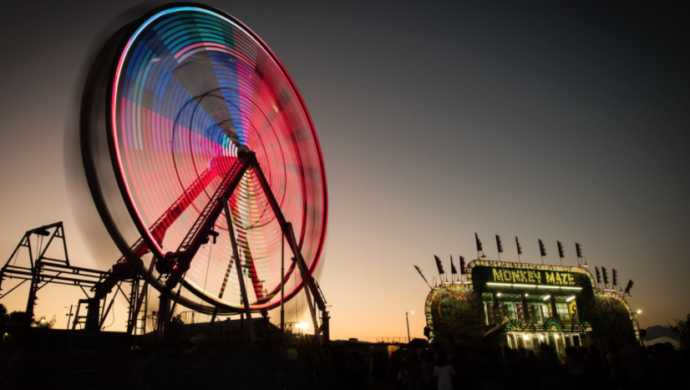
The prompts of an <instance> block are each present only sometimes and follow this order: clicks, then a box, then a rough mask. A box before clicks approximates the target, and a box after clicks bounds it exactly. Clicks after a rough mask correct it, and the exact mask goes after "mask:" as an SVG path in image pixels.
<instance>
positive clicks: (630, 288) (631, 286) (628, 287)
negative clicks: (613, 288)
mask: <svg viewBox="0 0 690 390" xmlns="http://www.w3.org/2000/svg"><path fill="white" fill-rule="evenodd" d="M632 288H633V281H632V279H631V280H629V281H628V285H627V286H626V287H625V293H626V294H628V296H629V297H632V295H630V290H632Z"/></svg>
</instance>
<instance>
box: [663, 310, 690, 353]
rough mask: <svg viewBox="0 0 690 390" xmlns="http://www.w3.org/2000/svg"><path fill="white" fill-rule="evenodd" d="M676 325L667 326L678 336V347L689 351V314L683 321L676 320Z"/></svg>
mask: <svg viewBox="0 0 690 390" xmlns="http://www.w3.org/2000/svg"><path fill="white" fill-rule="evenodd" d="M675 321H676V325H675V326H673V325H671V324H669V326H668V327H669V328H670V329H671V330H672V331H673V332H674V333H676V334H678V336H680V345H681V347H682V348H683V349H684V350H686V351H690V314H688V317H687V318H686V319H685V320H679V319H676V320H675Z"/></svg>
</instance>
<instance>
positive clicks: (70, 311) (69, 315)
mask: <svg viewBox="0 0 690 390" xmlns="http://www.w3.org/2000/svg"><path fill="white" fill-rule="evenodd" d="M72 306H74V305H69V314H65V315H66V316H67V329H69V323H70V320H71V319H72ZM65 309H67V306H65Z"/></svg>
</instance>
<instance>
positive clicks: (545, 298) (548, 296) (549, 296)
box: [543, 295, 551, 301]
mask: <svg viewBox="0 0 690 390" xmlns="http://www.w3.org/2000/svg"><path fill="white" fill-rule="evenodd" d="M549 298H551V295H547V296H545V297H544V299H543V300H544V301H545V300H547V299H549Z"/></svg>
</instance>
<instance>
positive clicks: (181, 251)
mask: <svg viewBox="0 0 690 390" xmlns="http://www.w3.org/2000/svg"><path fill="white" fill-rule="evenodd" d="M237 164H238V165H239V166H238V167H237V166H236V167H233V168H231V169H230V170H229V171H228V172H227V174H226V176H225V178H224V179H223V183H224V184H225V185H221V186H220V187H219V188H218V190H217V191H216V193H215V194H214V195H213V197H212V198H213V199H212V201H210V202H209V203H208V204H207V206H206V207H205V208H204V210H203V211H202V212H201V213H200V215H199V217H198V218H197V221H196V222H195V223H194V225H193V226H192V228H191V229H190V231H189V232H188V234H187V237H186V238H185V240H183V242H182V244H180V246H179V248H178V250H177V251H176V252H175V253H173V254H170V253H169V254H168V255H169V256H166V257H165V258H163V259H158V262H159V263H157V264H154V262H156V259H155V256H154V260H153V261H152V264H151V268H150V269H149V273H150V272H151V270H152V268H153V267H154V265H155V266H160V267H161V269H162V270H168V271H169V277H168V279H167V280H166V282H165V289H164V290H163V291H162V292H161V295H160V306H159V310H158V336H157V341H158V343H161V342H163V341H164V340H165V339H166V338H167V333H168V328H169V326H168V325H169V323H170V320H171V317H172V314H173V313H172V310H170V303H171V300H172V302H173V309H174V304H175V303H176V301H177V299H178V298H177V297H174V296H173V293H172V291H173V290H174V289H175V287H177V285H178V284H179V283H180V282H181V281H183V280H182V279H183V277H184V274H185V273H186V272H187V270H188V269H189V267H190V265H191V262H192V260H193V259H194V256H195V255H196V253H197V252H198V250H199V248H200V247H201V245H203V244H205V243H206V242H207V241H208V240H207V237H208V234H209V232H210V231H211V229H212V228H213V226H215V223H216V221H217V219H218V217H220V214H221V212H222V211H225V214H226V218H227V224H228V226H229V234H230V240H231V243H232V248H233V256H234V258H235V259H237V264H238V265H236V267H235V268H236V269H237V273H238V279H239V284H240V290H241V294H242V300H243V302H244V304H243V307H244V310H243V313H244V314H246V315H247V319H248V320H249V334H250V340H251V342H252V343H253V342H254V340H255V337H256V336H255V334H254V327H253V323H252V318H251V309H250V305H249V299H248V295H247V289H246V286H245V284H244V278H243V276H242V270H241V266H239V264H240V262H239V258H240V257H239V251H238V248H237V241H236V237H235V233H234V229H233V228H232V225H233V224H232V220H231V218H230V210H229V207H228V202H229V199H230V197H231V196H232V194H233V192H234V190H235V188H236V187H237V185H238V184H239V182H240V180H241V178H242V176H243V175H244V173H245V172H246V171H247V170H248V169H250V168H251V169H253V170H254V172H255V173H256V176H257V179H258V181H259V184H260V185H261V188H262V190H263V191H264V194H265V195H266V198H267V200H268V202H269V204H270V206H271V210H272V211H273V213H274V215H275V217H276V219H277V221H278V224H279V225H280V227H281V232H282V234H283V235H284V237H285V239H286V241H287V243H288V245H289V246H290V249H291V250H292V253H293V254H294V256H295V261H296V262H297V266H298V269H299V270H300V274H301V277H302V280H303V282H304V283H306V288H305V289H304V292H305V294H306V298H307V302H308V304H309V311H310V314H311V317H312V322H313V325H314V334H315V335H316V336H317V342H318V343H319V344H320V343H321V342H322V341H321V338H320V336H321V334H322V335H323V338H324V340H325V341H328V340H329V339H330V327H329V319H330V317H329V315H328V311H327V307H326V300H325V299H324V297H323V293H322V292H321V290H320V289H319V288H318V287H317V286H316V283H315V281H314V277H313V276H312V275H311V273H310V272H309V268H308V267H307V264H306V262H305V261H304V258H303V257H302V252H301V250H300V248H299V245H298V243H297V238H296V236H295V232H294V229H293V227H292V223H290V222H288V221H287V220H286V219H285V216H284V215H283V212H282V210H281V209H280V205H279V204H278V201H277V200H276V198H275V195H274V194H273V191H272V190H271V187H270V185H269V184H268V181H267V180H266V177H265V175H264V173H263V171H262V169H261V167H260V165H259V163H258V161H257V160H256V155H255V154H254V153H253V152H247V153H246V154H245V155H244V156H243V157H242V159H241V160H238V162H237ZM149 240H150V238H149ZM144 241H147V240H146V238H144ZM160 262H163V264H161V263H160ZM115 279H116V277H115ZM312 294H313V296H314V299H313V301H312V297H311V295H312ZM314 303H315V304H316V306H318V309H319V310H320V311H321V326H320V327H319V324H318V319H317V314H316V308H315V307H314ZM320 333H321V334H320Z"/></svg>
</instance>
